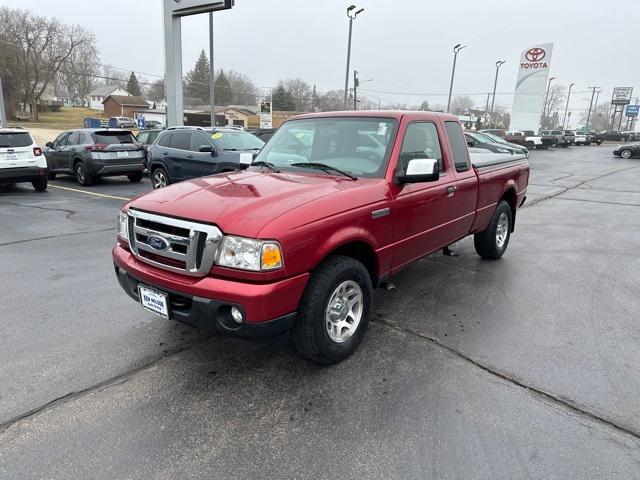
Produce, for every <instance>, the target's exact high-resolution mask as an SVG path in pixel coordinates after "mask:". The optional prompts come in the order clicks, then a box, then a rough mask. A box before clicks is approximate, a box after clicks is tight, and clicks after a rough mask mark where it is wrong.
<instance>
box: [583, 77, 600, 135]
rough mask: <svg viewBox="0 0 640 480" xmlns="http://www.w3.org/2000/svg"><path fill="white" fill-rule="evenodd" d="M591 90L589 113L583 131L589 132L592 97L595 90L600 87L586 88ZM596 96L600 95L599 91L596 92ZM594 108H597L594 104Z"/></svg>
mask: <svg viewBox="0 0 640 480" xmlns="http://www.w3.org/2000/svg"><path fill="white" fill-rule="evenodd" d="M588 88H589V90H591V102H589V112H588V113H587V124H586V125H585V129H586V131H587V132H589V131H590V130H589V120H591V108H592V107H593V96H594V95H595V94H596V89H597V88H600V87H588ZM598 95H600V90H598ZM596 106H598V104H597V102H596Z"/></svg>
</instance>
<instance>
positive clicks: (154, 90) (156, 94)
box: [147, 79, 164, 102]
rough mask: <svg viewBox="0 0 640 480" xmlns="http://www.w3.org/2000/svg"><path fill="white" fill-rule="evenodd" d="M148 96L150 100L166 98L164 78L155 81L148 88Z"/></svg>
mask: <svg viewBox="0 0 640 480" xmlns="http://www.w3.org/2000/svg"><path fill="white" fill-rule="evenodd" d="M147 96H148V97H149V100H153V101H154V102H159V101H160V100H162V99H163V98H164V80H163V79H160V80H156V81H155V82H153V83H152V84H151V85H150V86H149V89H148V90H147Z"/></svg>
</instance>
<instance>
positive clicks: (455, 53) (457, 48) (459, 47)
mask: <svg viewBox="0 0 640 480" xmlns="http://www.w3.org/2000/svg"><path fill="white" fill-rule="evenodd" d="M465 47H466V45H461V44H457V45H456V46H455V47H453V68H452V69H451V83H450V84H449V101H448V102H447V113H449V109H450V108H451V92H453V78H454V77H455V75H456V60H457V59H458V53H460V50H462V49H463V48H465Z"/></svg>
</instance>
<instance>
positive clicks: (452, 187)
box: [446, 185, 456, 197]
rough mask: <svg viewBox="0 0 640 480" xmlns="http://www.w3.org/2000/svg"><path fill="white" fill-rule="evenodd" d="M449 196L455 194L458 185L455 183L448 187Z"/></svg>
mask: <svg viewBox="0 0 640 480" xmlns="http://www.w3.org/2000/svg"><path fill="white" fill-rule="evenodd" d="M446 192H447V197H453V194H454V193H456V187H454V186H453V185H449V186H448V187H447V189H446Z"/></svg>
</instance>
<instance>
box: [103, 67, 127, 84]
mask: <svg viewBox="0 0 640 480" xmlns="http://www.w3.org/2000/svg"><path fill="white" fill-rule="evenodd" d="M101 77H102V80H103V82H104V84H105V85H116V86H118V87H120V88H122V89H124V90H126V89H127V81H128V80H129V73H128V72H125V71H124V70H121V69H119V68H114V67H112V66H111V65H103V66H102V75H101Z"/></svg>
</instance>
